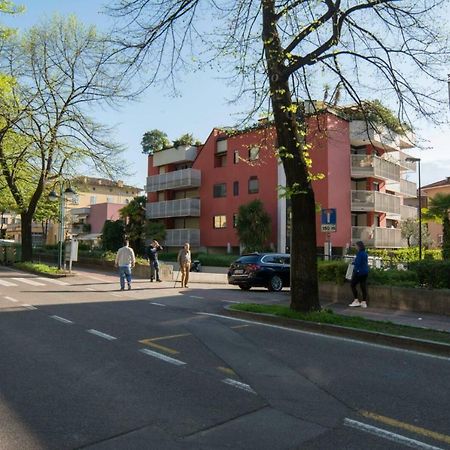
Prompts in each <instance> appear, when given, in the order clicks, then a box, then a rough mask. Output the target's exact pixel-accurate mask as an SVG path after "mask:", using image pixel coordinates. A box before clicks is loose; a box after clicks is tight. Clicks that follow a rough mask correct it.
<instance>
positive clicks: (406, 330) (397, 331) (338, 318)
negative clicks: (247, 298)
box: [230, 303, 450, 344]
mask: <svg viewBox="0 0 450 450" xmlns="http://www.w3.org/2000/svg"><path fill="white" fill-rule="evenodd" d="M230 309H235V310H237V311H249V312H253V313H261V314H271V315H274V316H280V317H287V318H289V319H297V320H305V321H307V322H316V323H325V324H331V325H338V326H342V327H347V328H355V329H358V330H366V331H373V332H378V333H384V334H392V335H394V336H403V337H409V338H413V339H425V340H428V341H435V342H443V343H445V344H450V333H446V332H445V331H437V330H430V329H427V328H418V327H411V326H407V325H397V324H395V323H392V322H384V321H378V320H369V319H365V318H364V317H357V316H343V315H340V314H335V313H334V312H333V311H331V310H329V309H327V310H323V311H317V312H310V313H301V312H298V311H293V310H292V309H290V308H289V307H287V306H281V305H261V304H257V303H240V304H237V305H233V306H231V307H230Z"/></svg>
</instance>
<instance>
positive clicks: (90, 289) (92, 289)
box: [86, 288, 95, 291]
mask: <svg viewBox="0 0 450 450" xmlns="http://www.w3.org/2000/svg"><path fill="white" fill-rule="evenodd" d="M86 290H87V291H95V289H94V288H86Z"/></svg>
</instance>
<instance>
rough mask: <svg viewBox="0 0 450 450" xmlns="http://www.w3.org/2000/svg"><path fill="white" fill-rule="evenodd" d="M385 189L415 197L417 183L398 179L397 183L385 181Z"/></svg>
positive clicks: (404, 195)
mask: <svg viewBox="0 0 450 450" xmlns="http://www.w3.org/2000/svg"><path fill="white" fill-rule="evenodd" d="M386 189H388V190H389V191H394V192H397V193H398V194H401V195H402V196H403V197H417V185H416V183H414V182H412V181H408V180H400V181H399V182H398V183H392V182H387V183H386Z"/></svg>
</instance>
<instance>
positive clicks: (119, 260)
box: [114, 240, 136, 291]
mask: <svg viewBox="0 0 450 450" xmlns="http://www.w3.org/2000/svg"><path fill="white" fill-rule="evenodd" d="M129 244H130V243H129V241H128V240H125V241H124V246H123V247H121V248H119V250H118V251H117V255H116V260H115V262H114V266H115V267H118V268H119V276H120V290H121V291H123V290H125V278H126V280H127V283H128V290H130V289H131V268H132V267H134V265H135V263H136V258H135V256H134V251H133V249H132V248H130V247H129Z"/></svg>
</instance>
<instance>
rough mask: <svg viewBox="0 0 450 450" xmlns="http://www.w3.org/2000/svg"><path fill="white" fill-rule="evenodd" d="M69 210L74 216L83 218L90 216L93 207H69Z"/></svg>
mask: <svg viewBox="0 0 450 450" xmlns="http://www.w3.org/2000/svg"><path fill="white" fill-rule="evenodd" d="M68 211H69V213H70V214H71V215H72V216H78V217H79V218H81V217H88V216H89V214H90V213H91V208H90V207H89V206H87V207H85V208H70V209H68Z"/></svg>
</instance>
